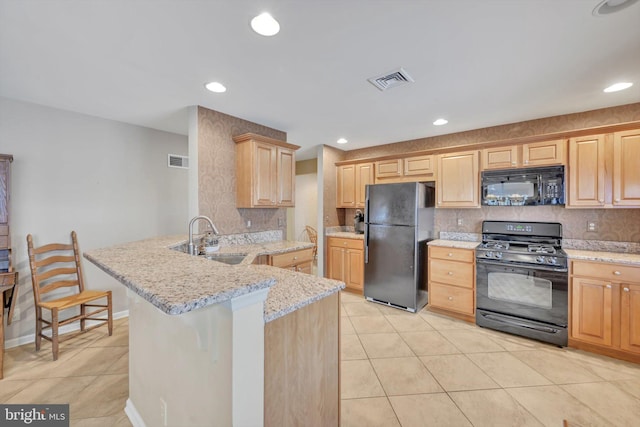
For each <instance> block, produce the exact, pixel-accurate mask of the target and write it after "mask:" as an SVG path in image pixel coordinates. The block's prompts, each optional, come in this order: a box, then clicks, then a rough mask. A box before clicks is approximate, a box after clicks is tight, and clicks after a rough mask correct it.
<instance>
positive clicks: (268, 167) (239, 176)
mask: <svg viewBox="0 0 640 427" xmlns="http://www.w3.org/2000/svg"><path fill="white" fill-rule="evenodd" d="M233 140H234V142H235V143H236V207H238V208H280V207H293V206H294V204H295V203H294V201H295V173H296V171H295V166H296V161H295V150H297V149H298V148H300V147H299V146H297V145H293V144H288V143H286V142H283V141H278V140H276V139H273V138H267V137H265V136H261V135H256V134H252V133H245V134H242V135H239V136H236V137H234V138H233Z"/></svg>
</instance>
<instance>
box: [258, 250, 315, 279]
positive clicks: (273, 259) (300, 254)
mask: <svg viewBox="0 0 640 427" xmlns="http://www.w3.org/2000/svg"><path fill="white" fill-rule="evenodd" d="M268 260H269V262H268V264H269V265H272V266H274V267H280V268H285V269H287V270H292V271H297V272H299V273H307V274H311V264H312V263H313V248H307V249H300V250H297V251H291V252H285V253H281V254H274V255H269V258H268Z"/></svg>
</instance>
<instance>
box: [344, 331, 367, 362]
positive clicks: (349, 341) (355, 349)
mask: <svg viewBox="0 0 640 427" xmlns="http://www.w3.org/2000/svg"><path fill="white" fill-rule="evenodd" d="M341 340H342V342H341V343H340V353H341V358H342V360H361V359H366V358H367V353H365V352H364V348H362V344H360V339H359V338H358V336H357V335H343V336H342V337H341Z"/></svg>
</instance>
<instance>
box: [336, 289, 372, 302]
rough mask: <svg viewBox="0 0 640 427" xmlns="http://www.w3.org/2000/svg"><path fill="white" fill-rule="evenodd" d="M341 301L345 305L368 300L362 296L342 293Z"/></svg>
mask: <svg viewBox="0 0 640 427" xmlns="http://www.w3.org/2000/svg"><path fill="white" fill-rule="evenodd" d="M340 301H341V302H342V303H343V304H346V303H350V302H365V301H366V300H365V299H364V297H363V296H362V295H356V294H353V293H351V292H346V291H341V292H340Z"/></svg>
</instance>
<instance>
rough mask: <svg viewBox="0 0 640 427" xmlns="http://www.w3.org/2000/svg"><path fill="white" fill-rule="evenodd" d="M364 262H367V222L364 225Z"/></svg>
mask: <svg viewBox="0 0 640 427" xmlns="http://www.w3.org/2000/svg"><path fill="white" fill-rule="evenodd" d="M364 263H365V264H369V224H365V225H364Z"/></svg>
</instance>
